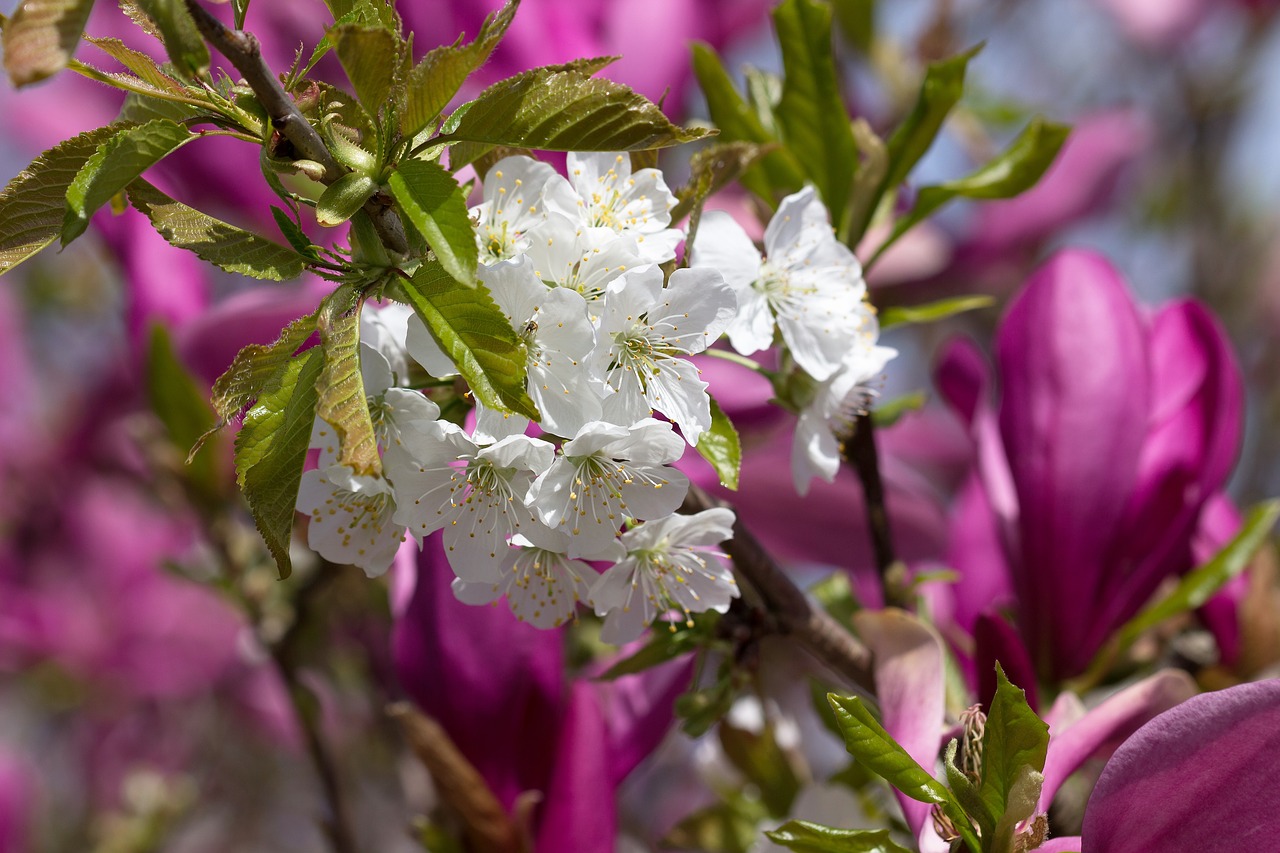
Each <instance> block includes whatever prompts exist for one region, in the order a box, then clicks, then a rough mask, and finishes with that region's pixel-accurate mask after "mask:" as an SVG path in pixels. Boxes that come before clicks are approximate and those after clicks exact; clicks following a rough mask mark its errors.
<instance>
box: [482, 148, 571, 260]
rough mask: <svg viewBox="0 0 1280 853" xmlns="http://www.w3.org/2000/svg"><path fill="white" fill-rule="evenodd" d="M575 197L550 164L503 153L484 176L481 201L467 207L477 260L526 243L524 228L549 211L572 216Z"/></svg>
mask: <svg viewBox="0 0 1280 853" xmlns="http://www.w3.org/2000/svg"><path fill="white" fill-rule="evenodd" d="M577 205H578V199H577V197H576V196H575V194H574V192H573V189H572V187H570V185H569V182H568V181H566V180H565V179H564V177H562V176H561V175H559V174H558V173H557V172H556V170H555V169H554V168H552V167H551V166H550V165H548V164H546V163H542V162H539V161H537V160H534V159H533V158H532V157H526V156H523V155H517V156H514V157H504V158H503V159H501V160H499V161H498V162H497V163H495V164H493V167H492V168H490V169H489V171H488V173H487V174H486V175H485V177H484V201H483V202H482V203H481V204H479V205H478V206H476V207H475V208H473V209H472V211H471V215H472V218H473V219H474V220H475V222H476V242H477V243H478V244H479V246H480V261H481V263H485V264H492V263H497V262H498V261H505V260H507V259H508V258H514V257H515V256H517V255H519V254H520V253H521V252H524V251H526V250H527V249H528V247H529V238H528V232H529V230H530V229H531V228H533V227H535V226H536V225H538V224H539V223H541V222H542V221H543V220H544V219H546V215H547V213H548V212H549V211H555V212H557V213H560V214H563V215H566V216H573V215H575V214H576V212H577Z"/></svg>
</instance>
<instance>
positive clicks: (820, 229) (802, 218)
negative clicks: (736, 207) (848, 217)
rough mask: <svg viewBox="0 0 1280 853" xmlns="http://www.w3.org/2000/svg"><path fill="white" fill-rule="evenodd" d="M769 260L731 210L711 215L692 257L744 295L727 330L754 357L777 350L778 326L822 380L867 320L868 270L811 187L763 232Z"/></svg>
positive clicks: (740, 348) (798, 357) (780, 211)
mask: <svg viewBox="0 0 1280 853" xmlns="http://www.w3.org/2000/svg"><path fill="white" fill-rule="evenodd" d="M764 246H765V257H763V258H762V257H761V256H760V252H759V251H757V250H756V247H755V245H754V244H753V243H752V242H751V238H750V237H748V236H747V234H746V232H745V231H743V230H742V228H741V227H740V226H739V225H738V224H737V223H736V222H734V221H733V218H732V217H730V216H729V215H728V214H727V213H724V212H722V211H709V212H708V213H707V214H706V215H704V216H703V218H702V221H701V223H700V224H699V226H698V235H697V239H696V240H695V241H694V246H693V248H692V251H691V253H690V264H691V266H692V267H693V268H695V269H698V268H708V269H715V270H718V271H719V272H720V273H721V274H722V275H723V276H724V280H725V281H726V282H727V283H728V284H729V286H730V287H732V288H733V290H734V291H735V292H736V293H737V294H738V303H739V309H738V313H737V316H736V317H735V318H734V320H733V322H732V323H731V324H730V325H729V327H728V329H726V332H727V333H728V336H729V342H730V343H731V344H732V345H733V348H734V349H736V350H737V351H738V352H740V353H742V354H743V355H751V354H752V353H754V352H758V351H759V350H762V349H766V348H767V347H770V346H772V345H773V334H774V326H775V323H776V325H777V328H778V329H780V330H781V332H782V339H783V340H784V341H785V342H786V344H787V348H788V350H790V352H791V355H792V356H793V357H794V358H795V360H796V363H797V364H799V365H800V366H801V367H802V368H804V370H805V372H807V373H808V374H809V375H810V376H812V377H814V378H815V379H819V380H823V379H827V378H829V377H830V376H831V375H832V374H833V373H835V372H836V371H837V370H838V369H839V368H840V365H841V364H842V363H843V361H844V358H845V354H846V353H847V352H848V350H849V347H850V341H851V340H852V339H853V338H854V337H855V335H856V334H857V333H858V330H859V327H860V324H861V322H862V314H863V312H864V309H863V307H862V306H863V298H864V297H865V295H866V290H867V288H866V283H865V282H864V281H863V279H862V267H861V265H860V264H859V263H858V259H857V258H856V257H854V255H853V252H851V251H849V249H848V247H846V246H844V245H843V244H841V243H840V242H839V241H838V240H836V238H835V234H834V233H833V232H832V230H831V226H830V224H829V223H828V220H827V211H826V208H825V207H823V206H822V202H820V201H819V200H818V198H817V195H816V194H815V193H814V190H813V188H812V187H806V188H804V189H803V190H801V191H800V192H798V193H794V194H793V195H789V196H787V197H786V198H785V199H783V201H782V204H781V205H780V206H779V207H778V212H777V213H775V214H774V216H773V219H771V220H770V221H769V226H768V228H766V229H765V232H764Z"/></svg>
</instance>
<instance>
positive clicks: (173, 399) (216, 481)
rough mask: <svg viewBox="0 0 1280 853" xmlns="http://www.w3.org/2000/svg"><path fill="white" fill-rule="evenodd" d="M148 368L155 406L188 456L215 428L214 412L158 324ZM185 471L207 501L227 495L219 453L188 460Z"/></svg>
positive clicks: (150, 394) (149, 394) (153, 329)
mask: <svg viewBox="0 0 1280 853" xmlns="http://www.w3.org/2000/svg"><path fill="white" fill-rule="evenodd" d="M146 370H147V375H146V383H147V384H146V387H147V398H148V400H149V401H150V403H151V409H152V411H154V412H155V413H156V415H157V416H158V417H159V418H160V422H161V423H163V424H164V427H165V430H166V431H167V432H168V433H169V439H170V441H172V442H173V444H174V446H175V447H176V448H177V450H178V451H179V452H180V453H181V454H182V457H183V458H186V456H187V453H189V452H190V451H191V448H192V447H194V446H195V445H196V444H197V443H199V442H200V440H201V437H202V436H204V435H206V434H207V433H208V432H209V430H210V429H211V428H212V427H213V424H214V415H213V412H212V410H211V409H210V408H209V401H208V400H207V399H205V393H204V389H203V388H202V387H201V386H200V385H199V384H197V382H196V381H195V379H193V378H192V376H191V373H190V372H189V371H188V370H187V368H186V366H185V365H183V364H182V362H181V361H179V360H178V357H177V355H176V354H175V353H174V351H173V343H172V341H171V340H170V337H169V332H168V330H167V329H166V328H165V327H164V326H162V325H160V324H158V323H157V324H156V325H154V326H152V327H151V339H150V342H149V346H148V348H147V366H146ZM183 473H184V475H185V477H186V479H187V481H188V482H190V484H191V485H192V487H193V488H194V489H195V491H196V493H197V494H198V495H200V496H201V497H202V498H204V499H205V500H206V501H209V502H216V501H217V500H218V499H219V498H220V497H221V496H222V495H223V494H225V491H226V489H225V487H224V483H223V476H222V473H223V467H222V460H221V459H220V458H219V456H218V455H217V454H214V453H205V454H202V455H200V456H197V457H194V458H190V459H188V468H187V470H186V471H185V472H183Z"/></svg>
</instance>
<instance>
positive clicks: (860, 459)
mask: <svg viewBox="0 0 1280 853" xmlns="http://www.w3.org/2000/svg"><path fill="white" fill-rule="evenodd" d="M841 446H842V448H843V453H844V457H845V459H846V461H848V463H849V464H850V465H851V466H853V470H854V471H856V472H857V474H858V481H859V482H861V483H862V494H863V498H864V501H863V502H864V503H865V504H866V510H867V527H868V529H869V530H870V532H871V547H872V549H873V550H874V552H875V557H876V571H877V572H878V573H879V575H880V588H881V589H882V590H883V592H884V602H885V604H887V605H891V606H895V607H902V606H904V602H903V601H901V600H900V599H901V598H902V595H901V590H900V588H899V587H900V585H899V584H898V583H895V582H894V580H893V578H892V577H891V576H890V572H891V571H892V569H893V567H894V563H895V560H896V557H895V556H894V551H893V534H892V532H891V531H890V529H889V512H888V510H887V509H886V507H885V496H884V481H883V480H882V479H881V478H880V456H879V453H878V452H877V451H876V434H875V422H874V421H872V419H871V416H870V415H865V414H864V415H859V416H858V420H857V422H856V423H855V424H854V428H853V435H851V436H849V437H847V438H846V439H845V440H844V441H843V442H841Z"/></svg>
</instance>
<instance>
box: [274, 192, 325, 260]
mask: <svg viewBox="0 0 1280 853" xmlns="http://www.w3.org/2000/svg"><path fill="white" fill-rule="evenodd" d="M271 218H272V219H274V220H275V221H276V227H277V228H279V229H280V233H281V234H283V235H284V238H285V239H286V240H288V241H289V245H290V246H292V247H293V249H294V251H296V252H297V253H298V254H299V255H302V256H303V257H304V258H306V259H307V260H309V261H316V260H319V259H320V255H319V254H318V253H317V252H316V245H315V244H314V243H312V242H311V238H310V237H308V236H307V235H306V232H304V231H303V230H302V228H301V227H300V226H299V225H298V223H297V222H294V221H293V217H292V216H290V215H289V214H287V213H285V212H284V211H283V210H281V209H280V208H278V207H276V206H275V205H274V204H273V205H271Z"/></svg>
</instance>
